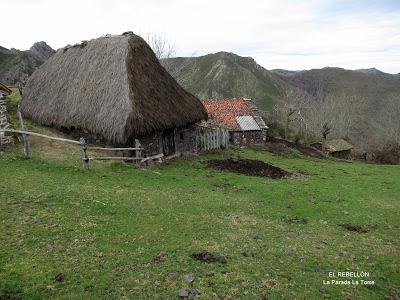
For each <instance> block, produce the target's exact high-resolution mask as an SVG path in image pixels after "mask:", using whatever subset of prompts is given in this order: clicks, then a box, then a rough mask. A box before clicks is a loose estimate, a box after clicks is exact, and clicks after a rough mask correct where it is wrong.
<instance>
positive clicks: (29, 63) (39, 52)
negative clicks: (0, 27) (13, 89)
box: [0, 42, 55, 86]
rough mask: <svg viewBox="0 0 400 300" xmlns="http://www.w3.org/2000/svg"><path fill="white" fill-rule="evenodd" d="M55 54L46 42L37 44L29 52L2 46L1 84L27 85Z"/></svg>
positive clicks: (0, 48) (0, 62) (0, 56)
mask: <svg viewBox="0 0 400 300" xmlns="http://www.w3.org/2000/svg"><path fill="white" fill-rule="evenodd" d="M54 53H55V51H54V50H53V49H52V48H51V47H50V46H48V45H47V44H46V43H45V42H38V43H35V44H34V45H33V46H32V47H31V48H30V49H29V50H27V51H20V50H17V49H11V50H9V49H7V48H4V47H1V46H0V82H3V83H5V84H7V85H11V86H13V85H25V83H26V81H27V80H28V78H29V76H30V75H31V74H32V73H33V72H34V71H35V70H36V68H37V67H39V66H40V65H41V64H42V63H43V62H44V61H45V60H46V59H48V58H49V57H50V56H51V55H53V54H54Z"/></svg>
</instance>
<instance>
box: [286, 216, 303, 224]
mask: <svg viewBox="0 0 400 300" xmlns="http://www.w3.org/2000/svg"><path fill="white" fill-rule="evenodd" d="M283 220H284V221H285V222H286V223H288V224H307V223H308V222H307V219H306V218H303V217H298V216H294V217H285V218H283Z"/></svg>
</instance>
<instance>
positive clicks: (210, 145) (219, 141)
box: [197, 126, 229, 152]
mask: <svg viewBox="0 0 400 300" xmlns="http://www.w3.org/2000/svg"><path fill="white" fill-rule="evenodd" d="M228 145H229V131H228V130H227V129H225V128H222V127H205V126H198V128H197V150H198V151H199V152H200V151H207V150H213V149H226V148H228Z"/></svg>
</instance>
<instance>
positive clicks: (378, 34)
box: [0, 0, 400, 73]
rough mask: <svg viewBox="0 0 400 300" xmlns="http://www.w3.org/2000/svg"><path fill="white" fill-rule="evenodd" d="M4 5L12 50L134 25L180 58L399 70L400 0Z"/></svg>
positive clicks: (96, 0) (1, 39)
mask: <svg viewBox="0 0 400 300" xmlns="http://www.w3.org/2000/svg"><path fill="white" fill-rule="evenodd" d="M2 7H5V8H6V10H8V11H11V12H13V13H11V14H5V15H2V19H3V20H2V24H12V25H9V26H7V27H6V28H5V30H2V34H1V35H0V45H2V46H5V47H8V48H11V47H15V48H19V49H27V48H29V47H30V45H31V44H33V43H34V42H35V41H39V40H45V41H46V42H48V44H50V45H51V46H52V47H54V48H60V47H63V46H65V45H67V44H74V43H77V42H80V41H81V40H88V39H91V38H95V37H98V36H101V35H102V34H106V33H112V34H119V33H122V32H124V31H128V30H132V31H134V32H136V33H141V34H146V33H147V32H154V33H159V34H163V35H165V36H166V37H167V38H168V39H170V40H171V41H174V42H175V44H176V46H177V54H178V55H179V56H191V55H194V54H195V55H202V54H206V53H210V52H217V51H230V52H234V53H237V54H239V55H242V56H251V57H253V58H254V59H255V60H256V61H257V62H258V63H259V64H261V65H262V66H264V67H265V68H267V69H274V68H284V69H291V70H294V69H296V70H299V69H311V68H321V67H325V66H334V67H343V68H348V69H357V68H370V67H376V68H378V69H381V70H383V71H386V72H389V73H399V72H400V0H387V1H368V0H364V1H362V0H356V1H351V0H349V1H343V0H339V1H322V0H320V1H317V0H309V1H294V0H280V1H259V0H246V1H243V0H241V1H237V0H230V1H228V0H219V1H216V0H202V1H197V0H196V1H191V0H186V1H185V0H147V1H136V0H114V1H112V2H110V1H106V0H86V1H85V0H70V1H58V0H2ZM16 15H18V20H22V21H18V22H16V20H17V19H16ZM3 26H4V25H3ZM3 28H4V27H3Z"/></svg>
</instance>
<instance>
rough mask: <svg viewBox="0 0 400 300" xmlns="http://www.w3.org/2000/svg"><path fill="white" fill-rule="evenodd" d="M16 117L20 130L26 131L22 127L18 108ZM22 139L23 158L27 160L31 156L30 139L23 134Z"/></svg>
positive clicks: (22, 121)
mask: <svg viewBox="0 0 400 300" xmlns="http://www.w3.org/2000/svg"><path fill="white" fill-rule="evenodd" d="M17 115H18V119H19V124H20V125H21V130H23V131H28V129H27V128H26V127H25V125H24V119H23V118H22V114H21V111H20V110H19V106H18V110H17ZM22 139H23V140H24V156H25V158H29V157H30V155H31V139H30V136H29V134H23V135H22Z"/></svg>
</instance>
